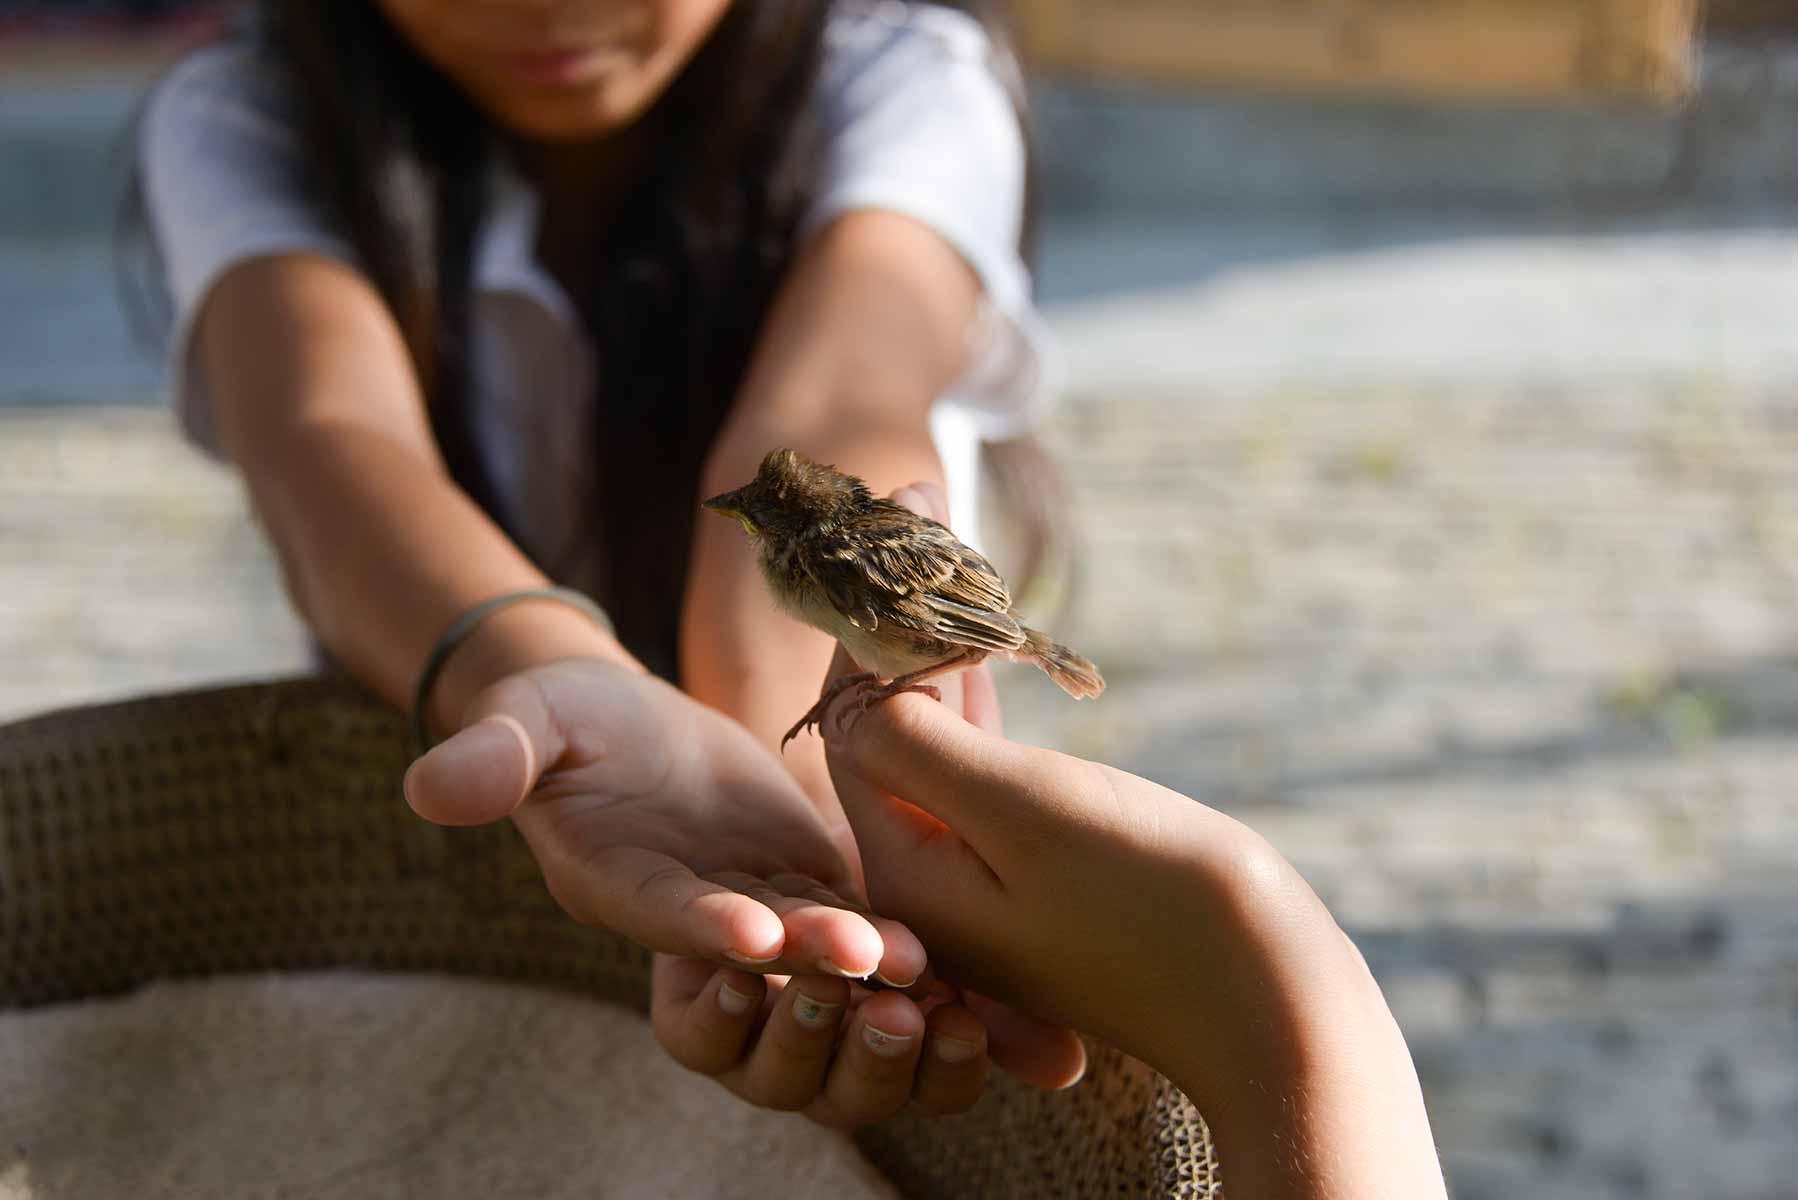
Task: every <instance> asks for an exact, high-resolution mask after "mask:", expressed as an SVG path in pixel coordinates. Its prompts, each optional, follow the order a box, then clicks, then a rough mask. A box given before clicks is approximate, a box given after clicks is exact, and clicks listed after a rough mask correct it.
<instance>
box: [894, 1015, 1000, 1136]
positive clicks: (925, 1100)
mask: <svg viewBox="0 0 1798 1200" xmlns="http://www.w3.org/2000/svg"><path fill="white" fill-rule="evenodd" d="M925 1026H926V1033H925V1037H924V1054H923V1056H922V1057H921V1058H920V1059H919V1060H918V1073H917V1076H916V1077H915V1078H914V1079H913V1081H912V1092H911V1096H912V1103H914V1104H916V1105H917V1106H918V1107H919V1108H920V1109H922V1110H924V1111H925V1112H928V1113H958V1112H966V1111H968V1109H970V1108H972V1107H974V1103H975V1101H977V1100H979V1099H980V1095H981V1093H982V1092H984V1091H985V1090H986V1080H987V1074H988V1069H989V1066H990V1061H989V1060H988V1058H987V1052H986V1029H985V1027H984V1026H982V1025H981V1024H980V1018H978V1017H976V1016H975V1015H974V1014H973V1013H972V1012H971V1011H969V1010H968V1009H967V1008H964V1007H963V1006H961V1005H959V1004H944V1005H941V1006H939V1007H937V1008H933V1009H931V1010H930V1013H929V1015H928V1016H927V1017H926V1018H925Z"/></svg>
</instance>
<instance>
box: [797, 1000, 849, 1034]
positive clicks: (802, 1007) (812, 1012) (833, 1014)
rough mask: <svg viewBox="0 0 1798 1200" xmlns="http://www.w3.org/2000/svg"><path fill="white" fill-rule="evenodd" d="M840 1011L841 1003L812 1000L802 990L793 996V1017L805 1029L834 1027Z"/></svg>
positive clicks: (841, 1009)
mask: <svg viewBox="0 0 1798 1200" xmlns="http://www.w3.org/2000/svg"><path fill="white" fill-rule="evenodd" d="M842 1011H843V1006H842V1005H841V1004H830V1003H827V1002H825V1001H823V1000H814V999H812V998H811V997H810V996H808V995H806V994H805V993H804V992H800V993H799V995H797V996H795V997H794V998H793V1019H794V1020H795V1021H797V1022H799V1023H800V1024H801V1025H803V1026H805V1027H806V1028H807V1029H824V1028H826V1027H834V1026H835V1025H836V1023H837V1014H838V1013H840V1012H842Z"/></svg>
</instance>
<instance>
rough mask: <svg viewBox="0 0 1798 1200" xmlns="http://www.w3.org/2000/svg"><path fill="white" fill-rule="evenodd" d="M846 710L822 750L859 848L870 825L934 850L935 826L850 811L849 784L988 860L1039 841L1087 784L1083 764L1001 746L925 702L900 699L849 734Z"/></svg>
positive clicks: (831, 717) (830, 721)
mask: <svg viewBox="0 0 1798 1200" xmlns="http://www.w3.org/2000/svg"><path fill="white" fill-rule="evenodd" d="M842 703H843V702H842V701H840V700H839V701H838V703H837V704H836V705H833V706H832V709H831V712H830V713H828V714H826V719H825V722H824V729H825V731H826V737H825V743H824V745H825V753H826V756H827V761H828V762H829V764H830V767H831V778H832V780H833V781H834V782H835V783H836V786H837V795H838V797H839V798H840V799H841V800H842V801H843V807H844V810H845V811H846V812H847V813H848V815H849V818H850V820H851V822H852V823H854V824H855V825H856V836H857V838H858V839H860V838H862V837H863V836H864V835H863V833H862V830H861V825H862V822H863V821H864V820H867V821H870V822H873V823H875V825H876V828H877V829H878V830H879V832H880V833H881V834H883V835H886V836H892V837H897V836H899V835H901V834H902V833H905V832H907V831H909V833H910V835H911V836H913V837H914V838H918V839H919V840H929V836H931V835H932V830H933V829H934V826H933V825H932V824H931V823H929V822H923V823H921V822H919V821H918V820H917V818H916V816H909V817H908V816H901V815H899V814H894V813H890V812H889V813H884V814H877V813H872V812H868V811H862V812H857V811H855V810H852V809H851V808H850V802H851V796H850V794H849V792H851V791H853V790H854V789H852V788H851V787H850V786H849V785H848V784H846V783H845V781H844V779H843V778H842V776H844V775H845V774H847V775H849V776H853V777H855V778H857V779H859V780H861V781H862V782H863V783H864V784H868V785H872V786H873V787H874V788H875V789H878V790H879V791H884V792H886V793H888V794H889V795H892V796H897V797H898V798H900V799H902V800H904V801H905V802H906V803H907V804H909V805H913V806H915V807H916V808H918V809H921V810H923V812H924V813H927V814H929V815H930V816H932V817H934V818H936V819H937V820H938V821H940V822H941V823H942V824H946V825H948V826H949V827H950V828H951V829H953V830H955V832H956V833H958V834H960V835H961V836H962V837H963V838H964V839H966V840H967V841H968V842H970V843H971V844H973V845H974V846H975V847H976V849H978V850H980V851H981V853H982V854H983V855H990V854H991V853H993V852H1004V851H1005V850H1006V849H1007V848H1008V847H1011V848H1013V849H1015V848H1016V847H1017V844H1018V839H1019V836H1020V834H1024V833H1032V832H1035V831H1036V829H1037V827H1039V826H1040V822H1041V818H1042V817H1043V816H1044V815H1045V814H1046V813H1047V812H1048V811H1055V810H1065V809H1067V808H1069V807H1071V806H1072V800H1073V797H1071V796H1070V795H1069V791H1070V788H1071V787H1072V786H1076V785H1080V784H1082V783H1083V781H1084V779H1085V775H1086V772H1085V769H1084V766H1083V765H1082V764H1081V763H1080V762H1079V760H1077V759H1068V758H1065V757H1063V756H1060V755H1054V756H1051V755H1049V752H1047V751H1041V750H1037V749H1035V748H1033V747H1029V746H1020V745H1018V744H1017V743H1015V742H1009V741H1006V740H1005V739H1004V738H1000V737H994V736H993V735H991V734H989V733H986V732H984V731H982V730H981V729H979V728H977V727H976V726H974V725H972V724H970V723H968V722H967V721H965V720H963V719H962V718H961V717H960V716H958V715H956V714H955V713H954V712H952V711H950V709H949V708H948V707H947V706H946V705H942V704H933V703H931V702H929V701H928V700H927V699H926V698H925V697H922V696H916V695H912V694H909V693H904V694H900V695H898V696H894V697H893V698H892V699H890V700H887V701H885V702H883V703H880V704H876V705H874V706H873V707H871V708H869V709H868V710H867V711H866V712H863V713H861V714H859V715H858V716H857V717H856V718H855V719H854V720H852V721H851V722H850V723H849V727H848V728H847V729H843V728H841V727H839V724H838V722H837V720H836V714H837V712H838V711H839V710H840V708H841V706H842ZM1061 764H1066V766H1065V767H1064V766H1062V765H1061ZM861 794H862V795H865V794H866V789H865V788H864V789H862V793H861ZM937 832H940V831H937Z"/></svg>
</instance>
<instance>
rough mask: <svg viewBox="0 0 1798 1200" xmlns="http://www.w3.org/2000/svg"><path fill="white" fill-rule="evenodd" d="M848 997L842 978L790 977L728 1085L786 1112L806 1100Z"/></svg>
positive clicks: (820, 1084) (819, 1085) (813, 1092)
mask: <svg viewBox="0 0 1798 1200" xmlns="http://www.w3.org/2000/svg"><path fill="white" fill-rule="evenodd" d="M848 1002H849V983H848V981H847V980H844V979H837V978H834V977H825V976H818V975H808V976H802V977H795V978H794V979H793V980H792V981H791V982H789V983H788V984H787V986H786V987H785V988H783V989H782V990H781V994H780V998H779V999H777V1000H776V1001H775V1002H774V1008H773V1010H772V1011H771V1012H769V1014H768V1019H767V1021H766V1022H765V1023H764V1024H763V1025H762V1029H761V1033H760V1035H759V1036H758V1037H757V1038H756V1043H755V1048H754V1049H752V1050H751V1051H750V1052H749V1059H748V1061H747V1062H746V1063H745V1064H744V1066H743V1071H742V1074H741V1075H740V1076H739V1077H738V1079H737V1081H736V1082H735V1083H734V1084H733V1088H734V1090H735V1091H736V1092H737V1094H738V1095H740V1096H742V1097H743V1098H744V1099H746V1100H748V1101H749V1102H750V1103H751V1104H755V1105H759V1106H760V1107H762V1108H776V1109H782V1110H784V1111H787V1112H796V1111H798V1110H799V1109H802V1108H804V1107H806V1106H807V1105H808V1104H811V1103H812V1102H813V1101H814V1100H815V1099H817V1097H818V1093H819V1092H820V1091H822V1090H823V1088H824V1079H825V1075H826V1074H827V1072H828V1071H829V1069H830V1058H831V1053H832V1051H833V1050H834V1049H835V1047H836V1040H837V1030H838V1028H840V1027H841V1025H842V1023H843V1013H844V1010H845V1007H846V1006H847V1004H848Z"/></svg>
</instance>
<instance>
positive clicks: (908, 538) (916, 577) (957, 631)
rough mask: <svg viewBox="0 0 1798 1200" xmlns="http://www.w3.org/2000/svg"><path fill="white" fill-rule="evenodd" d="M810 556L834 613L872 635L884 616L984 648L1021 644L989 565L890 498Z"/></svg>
mask: <svg viewBox="0 0 1798 1200" xmlns="http://www.w3.org/2000/svg"><path fill="white" fill-rule="evenodd" d="M808 560H809V563H810V565H811V569H812V574H813V576H814V577H815V578H816V579H817V581H818V584H819V586H820V587H821V588H822V589H823V590H824V593H825V594H826V595H827V596H829V597H830V602H831V604H832V605H833V606H834V607H835V608H836V610H837V611H838V612H840V613H842V614H843V615H844V616H845V617H846V618H848V619H849V620H850V621H851V622H853V623H854V624H856V625H857V626H859V627H861V628H863V629H867V630H869V631H870V632H872V630H873V629H874V628H875V627H876V626H877V624H878V622H879V621H888V622H891V623H893V624H897V625H900V626H902V627H904V628H907V629H912V630H916V631H917V632H919V633H927V634H930V635H932V636H935V637H940V638H943V639H944V640H946V641H951V642H955V643H957V644H958V645H963V646H974V647H979V648H981V649H985V650H1015V649H1017V648H1018V647H1019V646H1021V645H1023V644H1024V631H1023V627H1022V626H1020V625H1019V624H1018V622H1017V619H1016V618H1014V617H1013V616H1012V615H1011V593H1010V592H1009V591H1007V590H1006V587H1005V581H1004V580H1003V579H1001V578H999V573H998V572H997V571H995V570H993V564H991V563H989V562H988V561H986V559H985V558H983V557H982V556H981V555H980V554H979V553H977V552H976V551H974V550H971V549H969V548H968V547H967V546H965V545H963V544H962V542H961V540H960V539H959V538H957V537H956V536H955V535H954V534H952V533H950V532H949V531H948V530H947V529H945V528H944V527H943V526H941V525H939V524H937V523H936V522H935V521H932V520H930V519H929V518H928V517H920V516H918V515H917V514H916V513H913V512H912V511H911V510H910V509H907V508H903V507H901V506H900V505H897V504H893V503H891V502H890V501H885V500H880V501H876V502H875V504H874V506H873V508H872V509H871V510H870V511H869V512H868V513H866V514H864V515H863V516H862V517H861V518H860V519H859V520H858V521H857V522H856V525H855V528H854V529H853V530H849V531H844V532H840V533H836V534H832V535H831V536H829V537H827V538H826V539H824V541H823V542H822V543H821V544H820V545H819V546H818V548H817V553H815V554H812V555H810V556H808ZM871 622H872V623H871Z"/></svg>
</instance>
